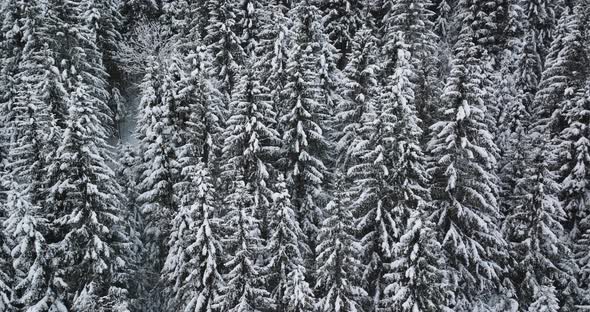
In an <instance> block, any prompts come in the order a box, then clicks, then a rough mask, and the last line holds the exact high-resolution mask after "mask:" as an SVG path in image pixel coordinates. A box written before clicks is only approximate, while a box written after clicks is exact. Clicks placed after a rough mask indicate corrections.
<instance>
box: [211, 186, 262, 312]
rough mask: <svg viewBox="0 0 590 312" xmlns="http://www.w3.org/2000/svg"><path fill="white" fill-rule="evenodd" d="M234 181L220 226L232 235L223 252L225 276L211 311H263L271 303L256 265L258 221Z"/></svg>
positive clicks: (242, 189)
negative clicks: (224, 255)
mask: <svg viewBox="0 0 590 312" xmlns="http://www.w3.org/2000/svg"><path fill="white" fill-rule="evenodd" d="M236 178H237V181H236V182H234V183H235V185H234V186H233V187H232V189H233V192H232V193H231V194H230V195H229V196H228V198H227V202H228V205H229V209H228V212H227V215H226V216H225V217H224V225H223V226H224V228H226V229H227V230H228V231H231V232H230V234H229V237H228V238H227V239H226V242H225V246H226V247H225V248H224V249H225V250H226V257H227V261H226V262H225V264H224V267H225V268H226V269H227V273H226V274H224V280H225V284H224V286H223V287H222V288H221V290H220V295H219V296H218V297H217V298H216V299H215V301H216V302H215V306H214V307H215V308H216V309H221V310H223V311H229V312H256V311H264V310H267V309H269V308H270V306H271V304H272V303H271V301H270V296H269V293H268V292H267V291H266V289H264V288H263V284H262V279H261V277H262V274H261V268H260V267H259V266H258V265H257V263H256V259H257V257H258V255H259V254H260V251H261V247H262V244H261V240H260V237H259V236H260V231H259V230H258V226H259V224H258V223H259V221H258V220H256V218H255V217H254V214H253V209H252V206H253V205H254V204H255V203H254V201H253V198H252V196H251V195H250V194H249V193H248V192H247V191H246V185H245V183H244V181H243V180H241V179H242V178H241V176H236Z"/></svg>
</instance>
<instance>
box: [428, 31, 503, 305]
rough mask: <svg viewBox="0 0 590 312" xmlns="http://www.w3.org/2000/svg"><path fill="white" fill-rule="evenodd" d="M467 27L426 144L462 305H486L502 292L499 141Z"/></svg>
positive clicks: (440, 228)
mask: <svg viewBox="0 0 590 312" xmlns="http://www.w3.org/2000/svg"><path fill="white" fill-rule="evenodd" d="M472 35H473V34H472V33H471V30H470V28H469V27H466V26H464V27H463V30H462V34H461V38H460V40H459V42H458V43H457V44H456V45H455V55H454V58H455V59H454V61H453V66H452V71H451V74H450V77H449V80H448V81H447V85H446V87H445V90H444V93H443V95H442V98H441V102H442V103H443V105H444V106H443V108H444V110H443V112H444V114H443V115H442V116H441V117H440V120H439V121H438V122H436V123H435V124H434V125H433V126H432V127H431V132H432V136H431V139H430V142H429V145H428V150H429V152H430V154H431V155H432V164H431V168H430V169H429V171H430V175H431V176H432V178H433V184H432V197H433V200H434V202H433V205H434V207H435V209H434V211H433V214H432V220H433V222H435V224H436V225H437V232H438V237H439V239H440V240H441V241H442V247H443V250H445V257H446V258H447V259H448V265H449V270H450V283H451V284H452V285H453V286H454V288H453V291H454V292H455V294H454V295H455V302H454V304H453V305H452V307H453V308H454V309H456V310H460V311H462V310H470V309H479V308H483V307H484V306H485V305H486V299H484V298H485V296H487V295H494V294H498V293H500V294H501V291H502V289H501V288H500V285H499V280H500V278H501V274H502V265H503V261H504V259H503V256H502V255H503V253H504V252H505V248H506V242H505V241H504V239H503V237H502V235H501V233H500V231H499V230H498V224H497V222H498V217H499V211H498V204H497V194H498V188H497V181H498V178H497V176H496V175H495V173H494V171H493V169H494V167H495V165H496V158H495V155H496V149H497V148H496V145H495V144H494V142H493V137H492V135H491V134H490V130H489V129H488V123H487V122H486V121H487V120H486V115H487V114H488V112H487V107H486V106H485V102H484V101H483V100H482V93H483V92H482V90H481V86H480V85H479V83H478V82H480V81H481V77H480V75H481V74H482V69H481V67H480V66H481V64H480V63H479V62H478V60H477V59H476V58H474V56H472V55H470V53H471V52H472V51H474V43H473V40H472Z"/></svg>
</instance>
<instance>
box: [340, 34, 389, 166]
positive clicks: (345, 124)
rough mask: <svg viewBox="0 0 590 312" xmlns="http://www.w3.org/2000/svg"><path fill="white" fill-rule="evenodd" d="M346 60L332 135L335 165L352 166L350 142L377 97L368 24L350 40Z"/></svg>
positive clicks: (376, 72) (374, 44) (374, 40)
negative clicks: (335, 157) (334, 145)
mask: <svg viewBox="0 0 590 312" xmlns="http://www.w3.org/2000/svg"><path fill="white" fill-rule="evenodd" d="M351 46H352V47H351V51H352V52H351V54H350V56H351V58H350V62H349V63H348V64H347V66H346V68H345V69H344V72H343V73H344V75H345V76H346V77H347V79H348V80H347V83H345V84H342V85H341V86H340V87H341V90H340V91H339V92H340V93H341V94H342V95H343V100H342V101H341V102H340V105H338V107H337V108H336V115H335V123H336V125H335V131H336V133H335V135H336V138H335V140H336V148H337V154H338V159H337V161H336V163H337V165H338V166H344V167H345V168H347V167H349V166H351V165H354V164H355V159H354V157H353V156H352V154H353V153H354V144H353V143H354V142H355V141H356V140H358V136H359V135H360V129H361V127H362V117H363V115H364V114H365V113H366V112H367V111H368V110H369V109H370V108H371V107H370V106H371V103H372V102H373V101H375V98H376V97H377V96H378V94H377V90H378V79H377V78H378V75H379V70H380V66H379V65H378V64H377V63H378V60H377V56H378V54H377V47H378V45H377V38H375V36H374V34H373V32H372V30H371V29H370V28H368V27H363V28H362V29H360V30H359V31H358V32H357V34H356V35H355V37H354V38H353V41H352V43H351Z"/></svg>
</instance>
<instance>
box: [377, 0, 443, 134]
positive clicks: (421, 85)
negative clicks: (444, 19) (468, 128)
mask: <svg viewBox="0 0 590 312" xmlns="http://www.w3.org/2000/svg"><path fill="white" fill-rule="evenodd" d="M430 6H431V2H430V1H429V0H426V1H425V0H419V1H417V0H403V1H397V2H392V4H391V7H390V8H389V10H388V11H387V13H386V15H385V16H384V17H383V23H384V28H385V35H384V38H383V41H384V42H383V51H382V52H381V53H382V54H383V55H382V58H383V62H384V65H383V67H384V71H383V75H384V76H385V77H388V76H390V75H392V74H393V72H394V71H395V70H396V66H397V56H398V53H397V50H398V49H406V50H408V51H409V52H410V55H411V58H410V60H409V61H410V62H411V63H412V66H413V67H414V69H413V72H412V76H411V77H408V78H409V79H410V81H411V82H412V83H413V84H414V85H415V86H414V88H413V92H414V101H415V104H416V108H417V109H418V112H419V117H420V119H421V121H422V122H423V123H424V124H425V128H427V127H429V126H430V125H431V124H432V123H433V118H434V117H435V116H434V115H435V113H436V111H437V110H436V108H435V104H436V101H435V98H436V97H438V95H439V94H440V92H441V89H442V87H443V86H442V85H441V83H440V82H439V79H438V77H437V74H438V73H437V68H436V66H437V65H438V64H437V60H436V59H435V56H436V55H435V51H436V42H437V40H438V38H437V36H436V34H435V33H434V23H433V22H432V21H431V20H430V19H431V17H432V15H434V13H433V12H432V11H430ZM400 39H401V40H403V44H404V45H407V46H406V47H400ZM382 81H385V80H382Z"/></svg>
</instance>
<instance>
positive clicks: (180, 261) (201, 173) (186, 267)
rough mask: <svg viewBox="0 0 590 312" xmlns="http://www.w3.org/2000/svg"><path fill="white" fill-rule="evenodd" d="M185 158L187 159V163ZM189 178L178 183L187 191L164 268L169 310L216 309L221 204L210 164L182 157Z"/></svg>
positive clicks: (219, 279)
mask: <svg viewBox="0 0 590 312" xmlns="http://www.w3.org/2000/svg"><path fill="white" fill-rule="evenodd" d="M184 161H186V162H184ZM183 163H184V164H185V165H186V166H185V167H184V169H183V171H184V172H183V173H184V175H185V176H187V177H189V180H187V181H185V182H181V183H178V184H176V185H175V188H177V190H178V191H182V193H183V194H185V195H184V196H183V197H182V199H181V207H180V210H179V212H178V213H177V214H176V216H175V218H174V221H173V226H172V232H171V235H170V241H169V246H170V252H169V253H168V257H167V259H166V263H165V265H164V268H163V271H162V273H163V275H162V278H163V282H164V283H165V284H166V285H167V305H166V310H167V311H179V310H180V311H195V312H208V311H215V310H214V300H215V299H216V298H217V296H218V294H219V289H220V287H221V285H223V284H222V278H221V275H220V273H219V271H218V268H219V267H220V258H221V257H222V255H223V254H222V251H223V250H222V247H221V242H220V234H221V232H220V230H221V227H220V226H221V225H220V220H219V219H218V218H217V215H219V211H217V210H218V208H219V207H218V205H217V203H216V201H215V198H214V194H213V193H214V191H215V189H214V188H213V185H212V183H211V177H210V173H209V170H208V169H207V167H206V166H207V165H206V164H204V163H199V162H198V160H197V161H196V162H195V159H194V158H193V159H192V160H191V159H188V157H186V158H184V159H183Z"/></svg>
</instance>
